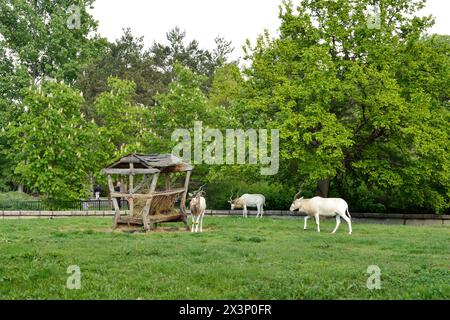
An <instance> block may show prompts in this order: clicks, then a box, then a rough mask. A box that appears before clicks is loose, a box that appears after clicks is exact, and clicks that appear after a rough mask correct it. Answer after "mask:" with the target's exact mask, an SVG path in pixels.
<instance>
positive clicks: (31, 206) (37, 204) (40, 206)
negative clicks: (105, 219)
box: [0, 199, 128, 211]
mask: <svg viewBox="0 0 450 320" xmlns="http://www.w3.org/2000/svg"><path fill="white" fill-rule="evenodd" d="M120 207H121V209H122V210H128V201H126V200H121V201H120ZM112 208H113V204H112V201H111V200H103V199H101V200H80V201H58V202H52V201H44V200H31V201H23V200H20V201H17V200H0V210H5V211H6V210H9V211H14V210H26V211H49V210H68V211H70V210H79V211H108V210H112Z"/></svg>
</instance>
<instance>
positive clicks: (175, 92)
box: [152, 64, 211, 152]
mask: <svg viewBox="0 0 450 320" xmlns="http://www.w3.org/2000/svg"><path fill="white" fill-rule="evenodd" d="M174 74H175V76H174V80H173V81H172V83H171V84H170V85H169V89H168V91H167V92H165V93H161V94H159V95H157V96H156V99H157V107H156V108H153V109H152V113H153V119H154V120H153V123H154V125H155V126H154V128H153V130H154V132H155V134H156V136H157V140H155V143H156V145H155V146H154V148H155V149H156V150H158V152H170V149H169V148H171V147H172V146H173V145H174V142H172V141H171V135H172V132H173V131H174V130H176V129H189V128H193V126H194V121H205V124H208V123H210V120H211V119H210V118H209V117H208V108H207V98H206V96H205V94H204V93H203V92H202V90H201V89H200V87H201V84H202V83H203V81H204V79H205V77H204V76H201V75H198V74H196V73H194V72H193V71H191V70H190V69H189V68H187V67H184V66H182V65H180V64H175V65H174Z"/></svg>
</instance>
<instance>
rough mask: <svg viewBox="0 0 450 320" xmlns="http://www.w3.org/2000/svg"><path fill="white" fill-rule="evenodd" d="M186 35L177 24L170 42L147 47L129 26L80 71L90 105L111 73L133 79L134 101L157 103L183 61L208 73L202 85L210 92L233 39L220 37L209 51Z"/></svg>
mask: <svg viewBox="0 0 450 320" xmlns="http://www.w3.org/2000/svg"><path fill="white" fill-rule="evenodd" d="M185 37H186V32H184V31H181V30H180V29H179V28H174V29H172V30H170V31H169V32H168V33H167V41H168V44H163V43H157V42H154V43H153V45H152V46H151V48H149V49H145V48H144V39H143V37H135V36H133V34H132V32H131V30H130V29H129V28H128V29H124V33H123V35H122V37H121V38H120V39H119V40H117V41H116V42H115V43H111V44H109V46H108V48H107V50H105V52H104V54H103V55H102V56H101V58H99V59H98V60H96V61H94V62H92V63H91V64H90V65H89V66H87V67H85V68H84V69H83V70H82V71H81V72H80V75H79V76H78V80H77V84H76V85H77V88H79V89H80V90H81V91H82V92H83V94H84V96H85V97H86V101H87V105H88V106H89V105H90V104H91V102H92V101H93V100H94V99H95V98H96V96H97V95H98V94H99V93H101V92H103V91H105V90H106V89H107V87H108V84H107V79H108V77H110V76H113V77H117V78H120V79H124V80H129V81H133V82H134V83H135V84H136V94H135V96H134V102H135V103H137V104H142V105H146V106H149V107H150V106H154V105H155V102H156V95H157V94H159V93H164V92H166V91H167V89H168V86H169V84H170V83H171V82H172V80H173V79H174V77H175V73H174V70H173V65H174V64H175V63H179V64H181V65H183V66H186V67H188V68H190V69H191V70H192V71H194V72H195V73H198V74H201V75H204V76H206V78H204V80H203V83H202V85H201V88H202V90H204V92H205V93H207V92H208V90H209V87H210V86H211V80H212V77H213V74H214V71H215V70H216V68H218V67H219V66H221V65H223V64H224V63H225V62H226V60H227V58H228V55H229V54H230V53H231V52H232V50H233V49H232V47H231V43H230V42H227V41H226V40H224V39H223V38H220V37H217V38H216V48H214V49H213V50H212V51H208V50H204V49H201V48H200V47H199V43H198V41H196V40H192V41H191V42H189V43H187V44H186V43H185V42H186V41H185Z"/></svg>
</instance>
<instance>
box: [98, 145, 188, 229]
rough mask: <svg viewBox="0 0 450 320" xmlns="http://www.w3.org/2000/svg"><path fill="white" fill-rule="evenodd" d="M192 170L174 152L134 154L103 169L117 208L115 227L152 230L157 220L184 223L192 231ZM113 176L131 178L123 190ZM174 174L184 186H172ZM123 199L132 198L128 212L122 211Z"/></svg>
mask: <svg viewBox="0 0 450 320" xmlns="http://www.w3.org/2000/svg"><path fill="white" fill-rule="evenodd" d="M192 169H193V168H192V167H191V166H190V165H189V164H187V163H184V162H183V161H182V160H181V159H180V158H178V157H176V156H174V155H172V154H130V155H127V156H125V157H123V158H121V159H120V160H119V161H117V162H114V163H113V164H111V165H110V166H108V167H107V168H105V169H103V170H102V173H103V174H105V175H107V176H108V186H109V191H110V194H111V198H112V202H113V206H114V211H115V215H114V223H113V228H114V229H116V228H117V227H119V226H120V225H127V226H129V227H131V226H133V227H142V226H143V227H144V229H145V230H151V229H153V228H154V226H155V225H156V224H157V223H164V222H184V224H185V226H186V228H187V229H188V230H189V226H188V223H187V213H186V195H187V192H188V188H189V179H190V176H191V172H192ZM183 173H185V176H184V175H183ZM113 175H118V176H117V179H118V180H122V181H123V180H128V184H127V185H125V186H122V188H121V191H120V192H117V191H115V190H114V184H113V178H112V176H113ZM174 175H178V176H179V177H178V178H181V184H182V185H181V186H180V187H178V188H172V186H171V184H172V180H173V179H172V178H173V177H172V176H174ZM180 175H181V177H180ZM160 176H162V177H163V179H159V177H160ZM183 176H184V177H183ZM127 178H128V179H127ZM175 178H177V177H175ZM183 178H184V179H183ZM158 180H161V181H158ZM175 183H176V181H175ZM121 198H124V199H126V200H128V204H129V210H128V214H127V215H121V214H120V208H119V202H118V200H119V199H121ZM177 203H179V205H177Z"/></svg>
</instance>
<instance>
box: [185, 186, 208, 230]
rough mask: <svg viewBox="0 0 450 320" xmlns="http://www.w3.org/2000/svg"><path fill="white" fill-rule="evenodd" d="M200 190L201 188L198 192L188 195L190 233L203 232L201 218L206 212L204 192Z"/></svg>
mask: <svg viewBox="0 0 450 320" xmlns="http://www.w3.org/2000/svg"><path fill="white" fill-rule="evenodd" d="M202 188H203V186H201V187H200V189H199V190H197V191H194V192H193V193H189V197H190V198H191V201H190V202H189V209H190V210H191V217H192V225H191V232H199V231H200V232H203V216H204V215H205V210H206V199H205V197H204V195H205V191H203V190H202ZM199 227H200V228H199ZM199 229H200V230H199Z"/></svg>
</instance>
